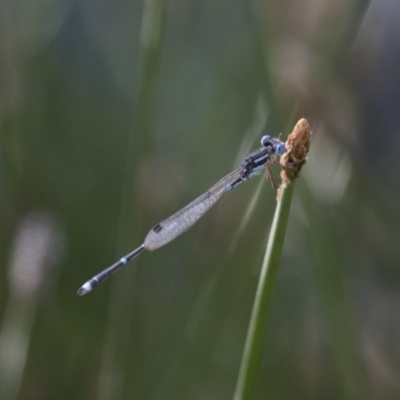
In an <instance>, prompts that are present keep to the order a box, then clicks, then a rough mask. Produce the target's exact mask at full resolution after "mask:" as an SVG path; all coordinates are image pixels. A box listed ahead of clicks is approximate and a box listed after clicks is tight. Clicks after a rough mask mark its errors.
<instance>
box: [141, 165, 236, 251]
mask: <svg viewBox="0 0 400 400" xmlns="http://www.w3.org/2000/svg"><path fill="white" fill-rule="evenodd" d="M241 171H242V167H238V168H236V169H235V170H233V171H232V172H231V173H229V174H228V175H226V176H225V177H223V178H222V179H221V180H220V181H218V182H217V183H216V184H215V185H214V186H212V187H211V188H210V189H208V190H207V192H205V193H203V194H202V195H201V196H199V197H197V198H196V199H195V200H193V201H192V202H191V203H189V204H188V205H187V206H185V207H183V208H182V209H180V210H179V211H178V212H176V213H175V214H173V215H171V216H170V217H169V218H167V219H165V220H164V221H162V222H160V223H159V224H158V225H156V226H155V227H154V228H153V229H152V230H151V231H150V232H149V233H148V234H147V236H146V238H145V240H144V243H143V245H144V247H145V248H146V249H147V250H150V251H151V250H155V249H158V248H159V247H161V246H164V245H165V244H167V243H169V242H171V241H172V240H174V239H175V238H176V237H177V236H179V235H181V234H182V233H183V232H185V231H186V230H188V229H189V228H190V227H191V226H193V225H194V224H195V223H196V222H197V221H198V220H199V219H200V218H201V217H202V216H203V215H204V214H205V213H206V212H207V211H208V210H209V209H210V208H211V207H212V206H213V205H214V204H215V203H216V202H217V201H218V200H219V199H220V198H221V197H222V195H223V194H224V192H225V188H226V187H227V186H228V185H229V184H231V183H233V182H235V181H236V180H237V179H238V178H240V174H241Z"/></svg>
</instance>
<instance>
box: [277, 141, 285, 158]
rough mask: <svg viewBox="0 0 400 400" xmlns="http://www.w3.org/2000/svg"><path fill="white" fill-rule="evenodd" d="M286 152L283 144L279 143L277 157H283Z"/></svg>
mask: <svg viewBox="0 0 400 400" xmlns="http://www.w3.org/2000/svg"><path fill="white" fill-rule="evenodd" d="M285 151H286V147H285V145H284V144H283V143H278V144H277V145H276V149H275V153H276V155H277V156H281V155H282V154H283V153H284V152H285Z"/></svg>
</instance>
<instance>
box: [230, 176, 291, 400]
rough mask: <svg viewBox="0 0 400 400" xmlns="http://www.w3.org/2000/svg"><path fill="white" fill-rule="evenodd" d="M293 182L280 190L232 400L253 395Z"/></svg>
mask: <svg viewBox="0 0 400 400" xmlns="http://www.w3.org/2000/svg"><path fill="white" fill-rule="evenodd" d="M293 190H294V182H293V183H292V184H290V185H289V186H288V187H287V188H284V189H282V192H281V198H280V200H279V201H278V203H277V206H276V209H275V215H274V220H273V222H272V227H271V232H270V236H269V240H268V244H267V249H266V252H265V257H264V261H263V264H262V268H261V274H260V280H259V283H258V287H257V292H256V297H255V300H254V305H253V311H252V313H251V318H250V324H249V329H248V332H247V338H246V343H245V348H244V353H243V357H242V362H241V365H240V370H239V377H238V380H237V383H236V390H235V394H234V399H235V400H245V399H250V398H251V395H252V393H253V391H254V385H255V382H256V377H257V372H258V368H259V365H260V362H261V357H262V354H263V348H264V341H265V333H266V330H267V326H268V317H269V313H270V309H271V300H272V291H273V287H274V282H275V278H276V275H277V272H278V267H279V261H280V258H281V254H282V249H283V244H284V242H285V232H286V227H287V222H288V219H289V212H290V204H291V202H292V197H293Z"/></svg>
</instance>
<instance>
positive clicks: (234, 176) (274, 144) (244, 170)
mask: <svg viewBox="0 0 400 400" xmlns="http://www.w3.org/2000/svg"><path fill="white" fill-rule="evenodd" d="M261 145H262V148H261V149H260V150H258V151H255V152H254V153H251V154H249V155H248V156H247V157H246V158H245V159H244V160H243V162H242V164H241V166H240V167H238V168H236V169H235V170H233V171H232V172H231V173H230V174H228V175H226V176H225V177H224V178H222V179H221V180H220V181H218V182H217V183H216V184H215V185H214V186H212V187H211V188H210V189H208V190H207V192H205V193H203V194H202V195H201V196H199V197H198V198H197V199H195V200H193V201H192V202H191V203H189V204H188V205H187V206H186V207H184V208H182V209H181V210H179V211H178V212H176V213H175V214H173V215H172V216H171V217H169V218H167V219H166V220H164V221H162V222H160V223H159V224H157V225H156V226H155V227H154V228H153V229H152V230H151V231H150V232H149V233H148V234H147V236H146V238H145V239H144V242H143V244H142V245H141V246H139V247H138V248H137V249H135V250H133V251H131V252H130V253H128V254H127V255H125V256H124V257H122V258H121V259H120V260H119V261H117V262H116V263H115V264H113V265H111V266H110V267H108V268H107V269H105V270H103V271H102V272H100V273H99V274H97V275H96V276H94V277H93V278H92V279H90V280H88V281H87V282H86V283H85V284H84V285H82V286H81V288H80V289H79V290H78V295H80V296H83V295H84V294H86V293H88V292H90V291H91V290H93V289H94V288H95V287H96V286H98V285H99V284H100V283H102V282H103V281H104V280H105V279H107V278H108V277H109V276H110V275H112V274H113V273H114V272H116V271H117V270H119V269H120V268H121V267H122V266H124V265H125V264H127V263H128V262H129V261H130V260H132V259H133V258H134V257H136V256H137V255H139V254H140V253H141V252H142V251H144V250H149V251H153V250H156V249H158V248H159V247H162V246H164V245H165V244H167V243H169V242H171V241H172V240H174V239H175V238H176V237H178V236H179V235H181V234H182V233H183V232H185V231H186V230H188V229H189V228H190V227H191V226H192V225H194V224H195V223H196V222H197V221H198V220H199V219H200V218H201V217H202V216H203V215H204V214H205V213H206V212H207V211H208V210H209V209H210V208H211V207H212V206H213V205H214V204H215V203H216V202H217V201H218V200H219V199H220V198H221V197H222V195H223V194H224V193H226V192H228V191H229V190H231V189H234V188H235V187H236V186H238V185H240V184H241V183H243V182H245V181H247V179H249V178H252V177H253V176H255V175H258V174H260V173H261V172H262V171H263V169H264V168H265V170H266V173H267V177H268V180H269V181H270V182H271V184H272V185H273V186H274V187H275V188H276V185H275V184H274V181H273V178H272V174H271V170H270V166H271V165H273V164H279V157H280V156H281V155H282V154H283V153H284V152H285V151H286V149H285V145H284V144H283V142H281V141H280V140H279V139H276V138H272V137H271V136H269V135H265V136H263V137H262V139H261Z"/></svg>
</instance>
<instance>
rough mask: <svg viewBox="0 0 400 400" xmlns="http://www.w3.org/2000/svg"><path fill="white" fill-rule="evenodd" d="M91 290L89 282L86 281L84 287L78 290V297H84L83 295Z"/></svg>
mask: <svg viewBox="0 0 400 400" xmlns="http://www.w3.org/2000/svg"><path fill="white" fill-rule="evenodd" d="M92 289H93V287H92V285H91V283H90V281H87V282H86V283H85V284H84V285H82V286H81V287H80V288H79V289H78V292H77V293H78V296H84V295H85V294H87V293H89V292H90V291H91V290H92Z"/></svg>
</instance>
